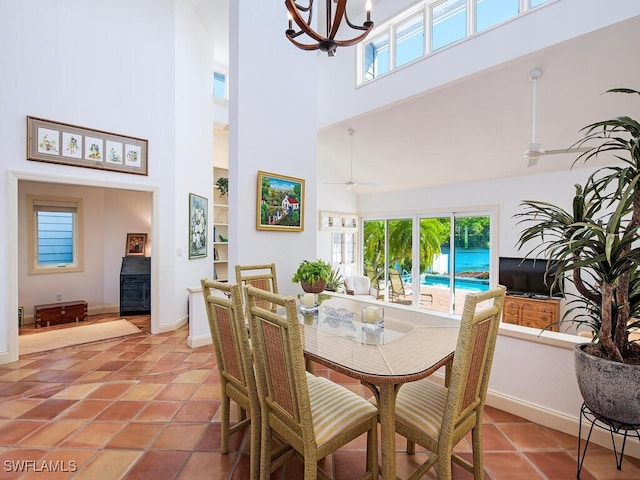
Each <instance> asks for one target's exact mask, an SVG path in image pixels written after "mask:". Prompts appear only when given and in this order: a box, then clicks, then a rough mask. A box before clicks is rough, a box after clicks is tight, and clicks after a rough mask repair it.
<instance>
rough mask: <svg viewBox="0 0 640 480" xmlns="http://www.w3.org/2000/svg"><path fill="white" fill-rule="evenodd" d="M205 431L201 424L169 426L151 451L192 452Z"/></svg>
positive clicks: (204, 426) (175, 424)
mask: <svg viewBox="0 0 640 480" xmlns="http://www.w3.org/2000/svg"><path fill="white" fill-rule="evenodd" d="M205 430H206V425H203V424H180V423H174V424H169V425H168V426H167V428H166V429H165V430H164V431H163V432H162V433H161V434H160V436H159V437H158V438H157V439H156V441H155V442H154V444H153V445H152V446H151V449H152V450H192V449H193V448H194V447H195V446H196V444H197V443H198V442H199V441H200V439H201V438H202V435H203V433H204V432H205Z"/></svg>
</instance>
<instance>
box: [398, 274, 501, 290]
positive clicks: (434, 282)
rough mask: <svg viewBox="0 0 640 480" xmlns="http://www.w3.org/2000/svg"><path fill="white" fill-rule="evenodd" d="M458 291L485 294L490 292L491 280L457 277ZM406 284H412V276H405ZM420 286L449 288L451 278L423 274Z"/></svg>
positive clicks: (456, 286)
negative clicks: (487, 291)
mask: <svg viewBox="0 0 640 480" xmlns="http://www.w3.org/2000/svg"><path fill="white" fill-rule="evenodd" d="M454 281H455V288H456V290H469V291H471V292H484V291H486V290H489V280H488V279H480V278H466V277H455V280H454ZM404 283H406V284H407V285H410V284H411V276H410V275H406V276H404ZM420 285H426V286H428V287H438V288H449V277H448V276H447V275H434V274H430V273H423V274H422V275H420Z"/></svg>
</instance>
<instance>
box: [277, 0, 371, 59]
mask: <svg viewBox="0 0 640 480" xmlns="http://www.w3.org/2000/svg"><path fill="white" fill-rule="evenodd" d="M313 1H314V0H308V2H309V3H308V5H307V6H303V5H299V4H298V3H297V2H296V1H295V0H285V1H284V4H285V6H286V7H287V11H288V12H289V14H288V17H289V28H288V29H287V30H286V31H285V34H286V35H287V38H288V39H289V40H290V41H291V43H293V44H294V45H295V46H296V47H298V48H301V49H302V50H318V49H320V50H322V51H323V52H327V54H328V55H329V56H330V57H333V56H334V55H335V53H336V49H337V48H338V47H348V46H351V45H355V44H356V43H358V42H359V41H361V40H364V38H365V37H366V36H367V35H368V34H369V32H370V31H371V29H372V28H373V22H372V21H371V0H367V1H366V3H365V9H366V11H367V20H366V21H365V22H364V23H363V24H362V26H360V25H354V24H353V23H351V21H350V20H349V17H348V16H347V0H325V1H326V3H327V6H326V12H325V14H326V17H325V20H326V22H325V24H326V35H325V36H322V35H320V34H319V33H318V32H316V31H315V30H314V29H313V28H311V20H312V14H313ZM334 3H335V4H336V6H335V7H336V9H335V12H333V8H332V4H334ZM303 15H305V16H306V20H305V18H304V17H303ZM343 18H344V20H345V22H346V24H347V25H348V26H349V27H350V28H351V29H353V30H356V31H361V32H363V33H359V34H358V35H356V36H355V37H353V38H351V39H349V40H337V39H336V38H335V37H336V34H337V33H338V30H339V28H340V24H341V23H342V19H343ZM293 22H296V25H297V26H298V27H299V28H300V30H298V31H297V32H296V31H295V30H294V29H293ZM302 34H306V35H307V36H308V37H309V39H310V40H311V42H310V43H302V42H299V41H298V40H296V38H297V37H298V36H300V35H302Z"/></svg>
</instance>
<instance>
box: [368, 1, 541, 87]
mask: <svg viewBox="0 0 640 480" xmlns="http://www.w3.org/2000/svg"><path fill="white" fill-rule="evenodd" d="M550 1H552V0H423V1H422V2H419V3H418V4H417V5H414V6H412V7H411V8H410V9H408V10H406V11H404V12H402V13H401V14H400V15H398V16H396V17H394V18H393V19H391V20H390V21H388V22H386V23H384V24H382V25H381V26H379V27H378V28H376V29H375V30H374V31H373V32H372V33H371V35H370V36H369V38H370V40H368V41H367V42H363V43H361V44H360V45H359V47H358V63H359V68H358V72H359V74H358V83H359V84H362V83H365V82H368V81H370V80H373V79H374V78H377V77H379V76H381V75H385V74H387V73H389V72H391V71H393V70H394V69H396V68H400V67H402V66H403V65H407V64H409V63H411V62H413V61H416V60H418V59H420V58H423V57H424V56H426V55H430V54H431V53H433V52H435V51H437V50H439V49H441V48H443V47H446V46H447V45H451V44H454V43H456V42H458V41H460V40H463V39H464V38H466V37H468V36H470V35H473V34H475V33H477V32H480V31H482V30H486V29H487V28H490V27H492V26H494V25H498V24H499V23H502V22H505V21H507V20H509V19H512V18H515V17H517V16H518V15H520V14H522V13H525V12H527V11H529V10H531V9H533V8H535V7H537V6H539V5H542V4H543V3H546V2H550Z"/></svg>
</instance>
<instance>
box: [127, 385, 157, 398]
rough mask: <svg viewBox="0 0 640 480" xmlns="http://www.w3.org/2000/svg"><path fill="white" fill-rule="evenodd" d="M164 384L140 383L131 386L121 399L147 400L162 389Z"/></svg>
mask: <svg viewBox="0 0 640 480" xmlns="http://www.w3.org/2000/svg"><path fill="white" fill-rule="evenodd" d="M163 388H164V385H155V384H153V383H141V384H138V385H134V386H133V387H131V388H130V389H129V390H128V391H127V393H125V394H124V395H123V396H122V397H121V400H140V401H149V400H152V399H153V398H155V397H156V395H158V393H160V391H162V389H163Z"/></svg>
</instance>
